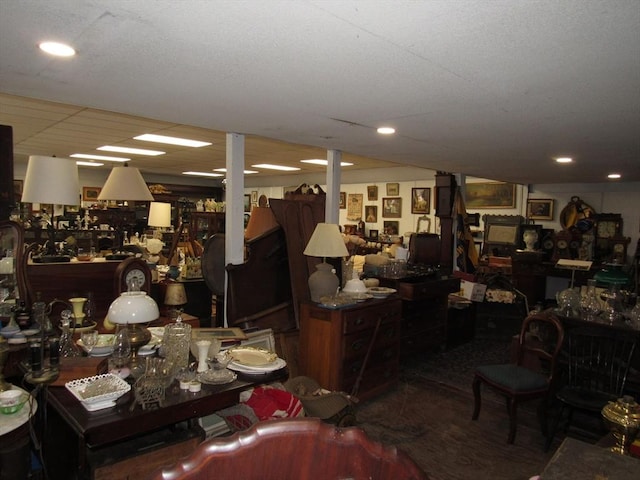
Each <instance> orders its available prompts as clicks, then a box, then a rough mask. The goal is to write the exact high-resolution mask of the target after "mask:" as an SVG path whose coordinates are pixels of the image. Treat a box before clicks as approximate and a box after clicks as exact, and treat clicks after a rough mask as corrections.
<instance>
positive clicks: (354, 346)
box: [299, 295, 402, 400]
mask: <svg viewBox="0 0 640 480" xmlns="http://www.w3.org/2000/svg"><path fill="white" fill-rule="evenodd" d="M300 313H301V315H300V346H299V355H300V358H299V362H300V374H301V375H306V376H308V377H311V378H313V379H315V380H316V381H317V382H318V383H319V384H320V385H321V386H322V387H323V388H326V389H328V390H334V391H342V392H346V393H354V392H353V389H354V386H355V385H356V382H357V381H358V377H359V376H360V374H361V371H362V378H361V380H360V383H359V389H358V390H357V392H355V394H356V396H357V397H358V398H359V399H361V400H362V399H367V398H369V397H372V396H374V395H377V394H379V393H381V392H383V391H385V390H387V389H388V388H390V387H391V386H392V385H393V384H394V383H395V382H397V380H398V371H399V354H400V322H401V314H402V301H401V300H400V298H398V297H397V296H395V295H394V296H391V297H388V298H385V299H373V300H367V301H366V302H363V303H358V304H356V305H353V306H349V307H344V308H340V309H329V308H324V307H321V306H319V305H317V304H314V303H310V302H303V303H302V304H301V311H300ZM374 337H375V338H374ZM363 365H364V370H363V369H362V367H363Z"/></svg>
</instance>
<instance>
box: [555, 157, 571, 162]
mask: <svg viewBox="0 0 640 480" xmlns="http://www.w3.org/2000/svg"><path fill="white" fill-rule="evenodd" d="M556 162H558V163H571V162H573V158H571V157H558V158H556Z"/></svg>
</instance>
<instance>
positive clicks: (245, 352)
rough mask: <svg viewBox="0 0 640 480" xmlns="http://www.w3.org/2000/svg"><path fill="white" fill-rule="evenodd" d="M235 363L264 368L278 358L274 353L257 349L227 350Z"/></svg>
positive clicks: (237, 348)
mask: <svg viewBox="0 0 640 480" xmlns="http://www.w3.org/2000/svg"><path fill="white" fill-rule="evenodd" d="M227 354H228V355H229V356H231V358H232V361H233V362H234V363H237V364H240V365H246V366H264V365H269V364H271V363H273V362H274V361H275V360H276V359H277V358H278V355H276V354H275V353H274V352H270V351H268V350H265V349H263V348H256V347H243V346H240V347H232V348H230V349H229V350H227Z"/></svg>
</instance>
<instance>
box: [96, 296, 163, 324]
mask: <svg viewBox="0 0 640 480" xmlns="http://www.w3.org/2000/svg"><path fill="white" fill-rule="evenodd" d="M159 316H160V311H159V310H158V304H157V303H156V302H155V300H153V298H151V297H150V296H148V295H147V294H146V293H145V292H123V293H121V294H120V296H119V297H118V298H116V299H115V300H114V301H113V302H111V305H110V306H109V313H108V314H107V318H108V319H109V321H110V322H112V323H118V324H121V325H122V324H133V323H149V322H152V321H154V320H156V319H157V318H158V317H159Z"/></svg>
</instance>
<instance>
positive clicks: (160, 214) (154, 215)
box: [147, 202, 171, 227]
mask: <svg viewBox="0 0 640 480" xmlns="http://www.w3.org/2000/svg"><path fill="white" fill-rule="evenodd" d="M147 224H148V225H149V226H150V227H170V226H171V204H170V203H164V202H151V204H150V205H149V220H148V221H147Z"/></svg>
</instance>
